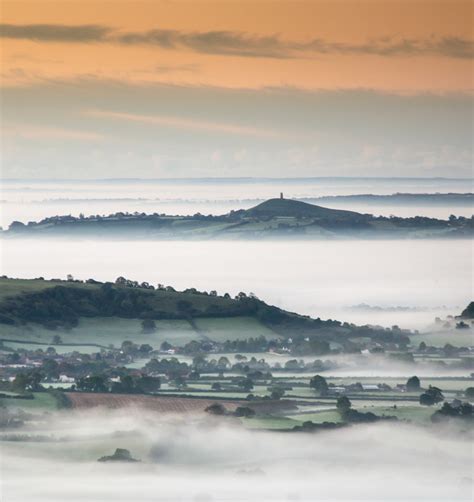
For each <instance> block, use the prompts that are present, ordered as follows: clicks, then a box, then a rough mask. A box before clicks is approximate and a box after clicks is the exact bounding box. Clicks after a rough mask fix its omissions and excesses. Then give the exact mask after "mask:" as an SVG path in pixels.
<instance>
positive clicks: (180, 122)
mask: <svg viewBox="0 0 474 502" xmlns="http://www.w3.org/2000/svg"><path fill="white" fill-rule="evenodd" d="M84 114H85V115H88V116H93V117H98V118H106V119H107V118H109V119H115V120H122V121H129V122H137V123H143V124H151V125H157V126H165V127H172V128H176V129H188V130H197V131H206V132H219V133H228V134H237V135H243V136H256V137H266V138H273V137H279V136H281V135H282V133H281V132H279V131H273V130H270V129H263V128H258V127H249V126H242V125H238V124H233V123H220V122H211V121H208V120H200V119H192V118H183V117H173V116H164V115H141V114H136V113H122V112H113V111H106V110H88V111H86V112H84Z"/></svg>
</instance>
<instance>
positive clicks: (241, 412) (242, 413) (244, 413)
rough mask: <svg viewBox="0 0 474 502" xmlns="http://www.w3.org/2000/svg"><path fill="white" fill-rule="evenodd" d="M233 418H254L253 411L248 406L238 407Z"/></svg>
mask: <svg viewBox="0 0 474 502" xmlns="http://www.w3.org/2000/svg"><path fill="white" fill-rule="evenodd" d="M234 416H235V417H245V418H251V417H254V416H255V410H253V409H252V408H249V407H248V406H238V407H237V408H236V409H235V411H234Z"/></svg>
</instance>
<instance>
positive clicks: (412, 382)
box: [406, 376, 420, 392]
mask: <svg viewBox="0 0 474 502" xmlns="http://www.w3.org/2000/svg"><path fill="white" fill-rule="evenodd" d="M406 388H407V391H408V392H416V391H418V390H420V379H419V378H418V377H417V376H412V377H411V378H409V379H408V380H407V383H406Z"/></svg>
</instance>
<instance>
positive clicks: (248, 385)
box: [238, 378, 253, 392]
mask: <svg viewBox="0 0 474 502" xmlns="http://www.w3.org/2000/svg"><path fill="white" fill-rule="evenodd" d="M238 385H239V387H241V388H242V389H243V390H245V391H246V392H249V391H251V390H252V389H253V381H252V379H251V378H244V379H243V380H240V382H239V384H238Z"/></svg>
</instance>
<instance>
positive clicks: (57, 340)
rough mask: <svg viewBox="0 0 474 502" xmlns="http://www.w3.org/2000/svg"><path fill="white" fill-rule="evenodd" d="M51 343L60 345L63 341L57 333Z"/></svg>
mask: <svg viewBox="0 0 474 502" xmlns="http://www.w3.org/2000/svg"><path fill="white" fill-rule="evenodd" d="M51 343H52V344H53V345H61V344H62V343H63V341H62V339H61V337H60V336H59V335H54V336H53V339H52V341H51Z"/></svg>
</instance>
